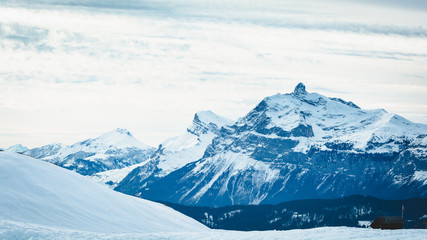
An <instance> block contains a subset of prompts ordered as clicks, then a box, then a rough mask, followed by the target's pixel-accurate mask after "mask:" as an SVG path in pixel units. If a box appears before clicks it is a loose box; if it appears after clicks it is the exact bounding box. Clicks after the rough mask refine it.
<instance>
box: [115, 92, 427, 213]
mask: <svg viewBox="0 0 427 240" xmlns="http://www.w3.org/2000/svg"><path fill="white" fill-rule="evenodd" d="M425 136H427V127H426V125H422V124H415V123H412V122H410V121H408V120H406V119H405V118H403V117H401V116H398V115H395V114H391V113H387V112H386V111H385V110H381V109H380V110H363V109H360V107H358V106H357V105H356V104H355V103H352V102H348V101H345V100H343V99H338V98H329V97H326V96H323V95H321V94H318V93H309V92H307V91H306V90H305V86H304V85H303V84H299V85H298V86H297V87H296V88H295V90H294V92H292V93H289V94H276V95H274V96H271V97H267V98H265V99H264V100H262V101H261V102H260V103H259V104H258V105H257V106H256V107H255V108H254V109H253V110H252V111H250V112H249V113H248V114H247V115H246V116H244V117H242V118H240V119H239V120H238V121H237V122H236V123H235V124H233V125H228V126H224V127H223V128H221V129H220V131H219V132H218V134H217V136H216V137H215V138H213V140H212V144H210V145H209V146H207V147H206V150H205V151H204V154H203V157H201V158H200V159H198V160H197V161H193V162H190V161H188V162H187V163H188V164H187V165H185V166H184V165H182V166H183V167H182V168H176V169H175V170H174V171H173V172H171V173H170V174H168V175H163V177H162V176H161V179H157V180H156V181H153V182H147V181H146V182H144V183H143V184H139V182H138V181H139V180H138V179H144V178H146V175H145V174H146V172H147V169H148V168H147V169H145V170H144V171H140V172H139V173H138V174H139V175H138V174H130V175H129V176H128V177H127V178H125V180H124V181H123V182H122V183H120V184H119V187H118V188H117V190H119V191H123V192H126V193H129V194H132V195H138V196H142V197H145V198H149V199H153V200H161V201H170V202H176V203H181V204H188V205H200V206H204V205H207V206H224V205H236V204H243V205H245V204H260V203H278V202H283V201H287V200H296V199H309V198H337V197H343V196H348V195H353V194H362V195H371V196H376V197H379V198H385V199H402V198H409V197H427V185H426V184H425V183H424V182H425V178H424V177H423V176H424V171H427V154H426V149H427V147H426V140H425ZM159 165H160V164H159ZM145 166H147V165H145ZM150 167H151V168H154V167H153V166H150ZM141 176H143V177H141ZM126 179H132V181H126Z"/></svg>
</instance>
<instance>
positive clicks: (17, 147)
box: [6, 144, 28, 153]
mask: <svg viewBox="0 0 427 240" xmlns="http://www.w3.org/2000/svg"><path fill="white" fill-rule="evenodd" d="M27 150H28V148H27V147H24V146H22V144H16V145H13V146H10V147H8V148H7V149H6V151H8V152H15V153H23V152H25V151H27Z"/></svg>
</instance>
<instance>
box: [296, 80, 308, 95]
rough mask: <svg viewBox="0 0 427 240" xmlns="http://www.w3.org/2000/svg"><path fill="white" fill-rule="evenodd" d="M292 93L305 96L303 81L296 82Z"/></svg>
mask: <svg viewBox="0 0 427 240" xmlns="http://www.w3.org/2000/svg"><path fill="white" fill-rule="evenodd" d="M293 94H294V95H295V96H305V95H307V91H306V90H305V85H304V83H301V82H300V83H298V85H297V86H296V87H295V89H294V91H293Z"/></svg>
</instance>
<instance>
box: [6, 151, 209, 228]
mask: <svg viewBox="0 0 427 240" xmlns="http://www.w3.org/2000/svg"><path fill="white" fill-rule="evenodd" d="M0 186H1V191H0V218H1V219H2V220H3V221H4V220H6V221H11V222H21V223H25V224H41V225H45V226H52V227H56V228H68V229H73V230H78V231H91V232H102V233H126V232H132V233H152V232H189V231H191V232H198V231H206V230H208V228H206V227H205V226H203V225H202V224H200V223H198V222H197V221H195V220H193V219H191V218H189V217H186V216H184V215H182V214H180V213H178V212H176V211H174V210H172V209H170V208H168V207H166V206H164V205H162V204H159V203H154V202H150V201H147V200H144V199H140V198H136V197H132V196H128V195H124V194H121V193H118V192H115V191H113V190H111V189H109V188H107V187H105V186H103V185H101V184H98V183H95V182H93V181H91V180H89V179H87V178H86V177H84V176H81V175H79V174H77V173H75V172H71V171H69V170H66V169H63V168H61V167H58V166H55V165H53V164H50V163H47V162H44V161H40V160H37V159H34V158H31V157H28V156H24V155H20V154H16V153H11V152H0Z"/></svg>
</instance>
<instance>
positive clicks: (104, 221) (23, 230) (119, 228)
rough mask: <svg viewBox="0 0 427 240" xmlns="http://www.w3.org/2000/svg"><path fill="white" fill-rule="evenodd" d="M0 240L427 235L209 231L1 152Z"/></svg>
mask: <svg viewBox="0 0 427 240" xmlns="http://www.w3.org/2000/svg"><path fill="white" fill-rule="evenodd" d="M0 189H1V191H0V239H182V240H184V239H185V240H191V239H232V240H239V239H293V240H298V239H316V240H321V239H380V240H381V239H411V240H414V239H425V236H426V235H427V230H424V229H418V230H395V231H381V230H374V229H363V228H348V227H326V228H316V229H308V230H290V231H263V232H261V231H254V232H238V231H224V230H210V229H209V228H207V227H205V226H203V225H201V224H200V223H198V222H196V221H195V220H193V219H190V218H188V217H186V216H184V215H182V214H180V213H178V212H176V211H174V210H172V209H170V208H168V207H166V206H164V205H162V204H158V203H154V202H150V201H147V200H143V199H139V198H135V197H132V196H127V195H124V194H121V193H118V192H115V191H113V190H111V189H109V188H107V187H105V186H104V185H101V184H98V183H95V182H92V181H91V180H89V179H87V178H85V177H83V176H81V175H79V174H77V173H75V172H72V171H69V170H66V169H63V168H60V167H57V166H55V165H53V164H50V163H47V162H44V161H40V160H37V159H34V158H31V157H28V156H23V155H20V154H16V153H10V152H0Z"/></svg>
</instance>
